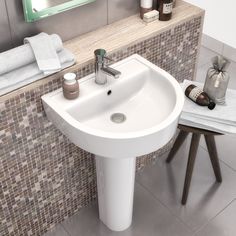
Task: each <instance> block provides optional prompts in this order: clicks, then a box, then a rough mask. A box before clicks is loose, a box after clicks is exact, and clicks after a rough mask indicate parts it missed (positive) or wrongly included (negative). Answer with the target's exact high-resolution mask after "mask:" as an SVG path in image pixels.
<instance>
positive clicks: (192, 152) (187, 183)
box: [181, 133, 201, 205]
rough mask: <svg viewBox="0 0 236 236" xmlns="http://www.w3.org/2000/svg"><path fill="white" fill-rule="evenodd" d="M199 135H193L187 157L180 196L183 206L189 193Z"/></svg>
mask: <svg viewBox="0 0 236 236" xmlns="http://www.w3.org/2000/svg"><path fill="white" fill-rule="evenodd" d="M200 136H201V135H200V134H196V133H193V135H192V140H191V145H190V150H189V156H188V163H187V170H186V174H185V181H184V189H183V195H182V201H181V203H182V204H183V205H185V204H186V202H187V198H188V193H189V187H190V183H191V179H192V173H193V167H194V163H195V159H196V155H197V149H198V145H199V140H200Z"/></svg>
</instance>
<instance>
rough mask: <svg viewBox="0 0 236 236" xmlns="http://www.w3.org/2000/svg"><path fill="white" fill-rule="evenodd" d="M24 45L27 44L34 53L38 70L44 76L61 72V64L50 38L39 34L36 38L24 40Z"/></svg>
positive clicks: (44, 34)
mask: <svg viewBox="0 0 236 236" xmlns="http://www.w3.org/2000/svg"><path fill="white" fill-rule="evenodd" d="M24 43H25V44H26V43H29V44H30V46H31V47H32V50H33V52H34V55H35V58H36V62H37V64H38V67H39V70H40V71H42V72H43V73H44V75H48V74H52V73H55V72H57V71H60V70H61V68H62V67H61V63H60V60H59V57H58V54H57V52H56V49H55V47H54V45H53V42H52V40H51V38H50V36H49V35H48V34H46V33H40V34H38V35H36V36H33V37H29V38H25V39H24Z"/></svg>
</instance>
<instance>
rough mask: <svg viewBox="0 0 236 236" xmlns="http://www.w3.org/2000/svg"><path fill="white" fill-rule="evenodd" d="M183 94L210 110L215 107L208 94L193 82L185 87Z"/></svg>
mask: <svg viewBox="0 0 236 236" xmlns="http://www.w3.org/2000/svg"><path fill="white" fill-rule="evenodd" d="M185 95H186V96H187V97H188V98H190V99H191V100H192V101H194V102H195V103H197V104H198V105H200V106H207V107H208V108H209V109H210V110H213V109H214V108H215V105H216V104H215V103H214V102H213V101H211V99H210V98H209V96H208V95H207V94H206V93H205V92H204V91H203V90H202V89H200V88H198V87H197V86H196V85H194V84H190V85H189V86H188V87H187V88H186V89H185Z"/></svg>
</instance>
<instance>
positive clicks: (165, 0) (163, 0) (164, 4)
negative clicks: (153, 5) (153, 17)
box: [157, 0, 173, 21]
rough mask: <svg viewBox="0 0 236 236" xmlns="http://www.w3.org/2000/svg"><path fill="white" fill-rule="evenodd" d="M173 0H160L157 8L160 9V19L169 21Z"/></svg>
mask: <svg viewBox="0 0 236 236" xmlns="http://www.w3.org/2000/svg"><path fill="white" fill-rule="evenodd" d="M172 8H173V0H158V1H157V10H158V11H159V20H160V21H167V20H170V19H171V16H172Z"/></svg>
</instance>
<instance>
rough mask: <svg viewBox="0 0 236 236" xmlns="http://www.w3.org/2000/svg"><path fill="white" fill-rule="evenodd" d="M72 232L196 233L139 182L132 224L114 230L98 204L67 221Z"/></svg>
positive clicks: (75, 235)
mask: <svg viewBox="0 0 236 236" xmlns="http://www.w3.org/2000/svg"><path fill="white" fill-rule="evenodd" d="M63 226H64V228H65V229H66V230H67V231H68V232H69V234H70V235H71V236H80V235H83V236H144V235H146V236H158V235H160V236H173V235H175V236H184V235H186V236H187V235H188V236H189V235H191V234H192V233H191V232H190V231H189V230H188V229H187V227H186V226H185V225H184V224H183V223H182V222H181V221H180V220H178V219H177V217H175V216H173V215H171V213H170V211H169V210H168V209H167V208H166V207H164V206H163V205H162V204H161V203H160V202H159V201H158V200H157V199H155V198H154V197H153V196H152V195H151V194H150V193H149V192H148V191H146V190H145V189H144V188H143V187H141V186H140V185H139V184H136V186H135V200H134V216H133V223H132V226H131V227H130V228H129V229H127V230H125V231H123V232H112V231H110V230H109V229H107V228H106V226H105V225H103V224H102V223H101V222H100V220H99V219H98V211H97V207H96V206H93V207H89V208H86V209H83V210H82V211H81V212H79V214H77V215H75V216H73V217H71V218H70V219H68V220H67V221H65V222H64V223H63Z"/></svg>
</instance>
